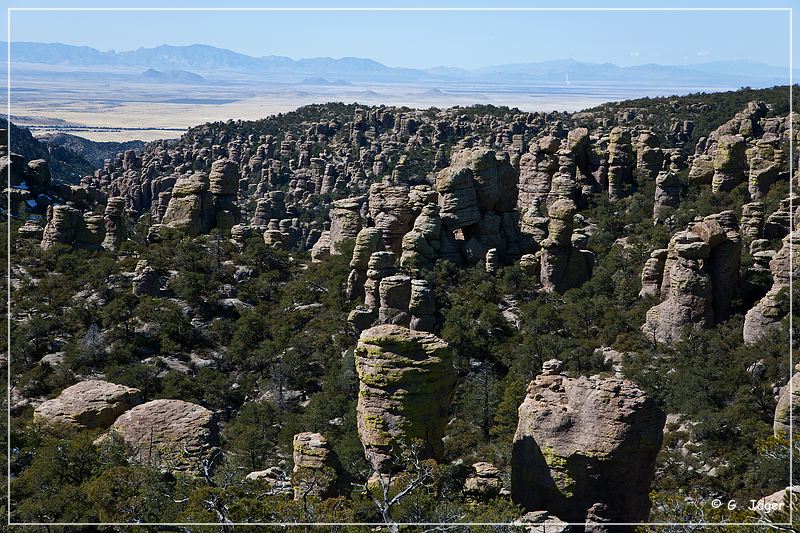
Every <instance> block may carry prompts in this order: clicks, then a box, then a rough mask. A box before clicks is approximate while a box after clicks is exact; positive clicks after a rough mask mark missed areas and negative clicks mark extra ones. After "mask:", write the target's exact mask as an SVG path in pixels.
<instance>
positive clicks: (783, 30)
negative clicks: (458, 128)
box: [3, 0, 796, 68]
mask: <svg viewBox="0 0 800 533" xmlns="http://www.w3.org/2000/svg"><path fill="white" fill-rule="evenodd" d="M4 3H5V5H6V6H7V7H34V6H40V7H48V6H50V7H57V6H62V7H63V6H66V5H70V6H76V7H77V6H80V7H101V6H102V7H126V6H132V5H135V6H137V7H152V6H155V7H198V6H207V7H212V6H215V7H223V6H226V5H228V6H233V5H235V6H238V7H248V6H273V7H279V6H289V5H291V6H293V7H295V6H305V7H314V6H320V5H324V6H340V7H344V6H346V7H369V6H372V7H390V6H402V7H414V6H432V5H435V6H440V7H493V6H501V5H502V6H505V7H548V6H551V7H564V6H570V7H586V6H595V7H596V6H601V5H602V6H606V7H630V6H636V7H659V6H669V7H681V6H692V7H696V6H699V5H702V6H703V7H749V6H753V7H766V6H773V7H786V6H790V5H791V3H788V2H782V3H781V2H770V1H769V0H767V1H764V0H762V1H760V2H756V1H755V0H753V1H751V2H740V1H736V0H729V1H727V2H724V3H723V2H705V3H703V4H698V3H697V2H687V1H683V2H681V1H677V2H676V1H674V2H669V3H667V2H663V3H655V2H620V1H610V2H606V3H599V2H570V3H564V2H561V3H557V2H532V1H527V2H523V1H509V2H503V3H494V4H492V3H491V2H490V1H488V0H485V1H483V2H479V1H461V2H453V1H441V2H436V3H431V2H419V1H417V2H402V3H399V2H398V3H380V2H376V1H373V2H364V1H357V0H354V1H350V2H346V3H344V2H321V1H317V2H309V1H307V0H306V1H303V0H300V1H297V0H295V1H294V2H289V1H288V0H285V1H283V2H278V1H260V2H254V1H251V0H239V1H238V2H236V3H231V2H230V0H224V1H223V0H217V1H213V0H193V1H191V2H188V1H185V0H173V1H171V2H165V1H163V0H162V1H153V0H137V1H135V2H134V1H131V2H119V1H117V2H113V1H109V0H106V1H104V2H103V1H95V0H84V1H80V0H74V1H72V2H69V3H67V2H63V1H62V2H56V1H52V0H51V1H47V0H43V1H35V0H33V1H31V0H28V1H25V0H17V1H15V0H5V1H4ZM4 16H5V14H4ZM11 26H12V32H11V38H12V40H13V41H40V42H62V43H67V44H76V45H87V46H91V47H94V48H98V49H101V50H108V49H116V50H130V49H135V48H138V47H141V46H144V47H152V46H157V45H159V44H173V45H186V44H194V43H201V44H209V45H213V46H218V47H223V48H228V49H231V50H235V51H238V52H242V53H246V54H249V55H254V56H262V55H285V56H289V57H292V58H300V57H319V56H331V57H343V56H357V57H369V58H372V59H375V60H377V61H380V62H382V63H385V64H387V65H390V66H400V67H432V66H438V65H446V66H456V67H463V68H474V67H480V66H484V65H491V64H501V63H520V62H535V61H545V60H549V59H565V58H573V59H577V60H580V61H589V62H597V63H602V62H611V63H616V64H618V65H623V66H625V65H637V64H642V63H660V64H690V63H700V62H708V61H719V60H731V59H745V60H753V61H760V62H763V63H768V64H771V65H778V66H784V65H787V64H788V61H789V50H788V48H789V36H788V33H789V22H788V13H786V12H697V11H693V12H563V11H562V12H163V11H162V12H119V11H117V12H51V11H37V12H27V11H15V12H13V14H12V25H11ZM3 28H4V30H3V33H6V32H5V25H3ZM5 38H6V39H7V36H5ZM795 64H796V63H795Z"/></svg>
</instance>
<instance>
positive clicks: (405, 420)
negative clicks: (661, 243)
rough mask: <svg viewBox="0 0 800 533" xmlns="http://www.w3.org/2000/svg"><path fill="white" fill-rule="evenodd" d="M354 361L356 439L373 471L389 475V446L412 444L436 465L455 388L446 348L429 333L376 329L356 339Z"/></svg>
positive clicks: (391, 460)
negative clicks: (419, 446) (419, 445)
mask: <svg viewBox="0 0 800 533" xmlns="http://www.w3.org/2000/svg"><path fill="white" fill-rule="evenodd" d="M355 359H356V370H357V371H358V377H359V382H360V383H359V395H358V407H357V417H358V434H359V437H360V438H361V443H362V444H363V445H364V451H365V454H366V456H367V459H368V460H369V462H370V463H371V464H372V466H373V468H374V469H375V471H376V472H380V473H385V472H388V471H390V469H391V465H392V462H393V456H392V446H393V445H394V444H396V443H399V444H411V443H412V441H413V440H416V439H419V440H421V441H422V442H423V443H424V450H423V452H424V455H425V456H427V457H432V458H434V459H440V458H441V457H442V453H443V445H442V437H443V436H444V430H445V426H446V425H447V412H448V409H449V407H450V402H451V401H452V399H453V393H454V390H455V384H456V374H455V369H454V367H453V362H452V352H451V349H450V346H449V345H448V344H447V343H446V342H445V341H443V340H442V339H440V338H438V337H436V336H435V335H432V334H430V333H423V332H417V331H412V330H410V329H408V328H404V327H402V326H395V325H381V326H376V327H373V328H370V329H368V330H365V331H363V332H362V333H361V337H360V338H359V341H358V346H357V347H356V351H355Z"/></svg>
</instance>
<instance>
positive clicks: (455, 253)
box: [436, 148, 521, 264]
mask: <svg viewBox="0 0 800 533" xmlns="http://www.w3.org/2000/svg"><path fill="white" fill-rule="evenodd" d="M518 180H519V174H518V171H517V170H516V169H515V168H514V167H513V166H512V165H511V162H510V160H509V158H508V155H507V154H505V153H499V154H498V153H496V152H495V151H494V150H489V149H487V148H471V149H465V150H461V151H459V152H457V153H455V154H453V156H452V158H451V161H450V166H449V167H446V168H444V169H442V170H440V171H439V173H438V174H437V176H436V190H437V191H438V193H439V215H440V217H441V223H442V233H441V256H442V257H444V258H446V259H448V260H450V261H453V262H455V263H457V264H463V263H467V264H476V263H479V262H483V261H485V257H486V252H487V251H488V250H489V249H491V248H496V249H497V251H498V254H499V256H500V257H501V258H503V259H505V260H506V261H508V260H513V259H515V258H518V257H519V255H520V253H521V250H520V232H519V212H518V211H517V210H516V206H517V196H518V189H517V183H518Z"/></svg>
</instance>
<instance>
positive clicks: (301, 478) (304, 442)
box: [292, 432, 339, 500]
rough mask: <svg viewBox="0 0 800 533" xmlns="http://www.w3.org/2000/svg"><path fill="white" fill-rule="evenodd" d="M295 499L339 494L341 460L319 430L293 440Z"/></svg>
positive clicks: (301, 434)
mask: <svg viewBox="0 0 800 533" xmlns="http://www.w3.org/2000/svg"><path fill="white" fill-rule="evenodd" d="M292 459H293V460H294V469H293V470H292V486H293V488H294V499H295V500H302V499H304V498H306V497H309V496H312V497H317V498H323V499H324V498H331V497H334V496H336V495H337V492H338V491H337V486H336V485H337V479H338V474H337V470H338V469H339V463H338V460H337V459H336V456H335V454H334V453H333V450H331V448H330V446H329V445H328V439H326V438H325V437H324V436H322V435H320V434H319V433H308V432H307V433H298V434H297V435H295V436H294V438H293V439H292Z"/></svg>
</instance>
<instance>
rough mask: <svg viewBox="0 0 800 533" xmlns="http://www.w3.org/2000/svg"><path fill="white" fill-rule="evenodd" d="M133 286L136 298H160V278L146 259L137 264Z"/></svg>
mask: <svg viewBox="0 0 800 533" xmlns="http://www.w3.org/2000/svg"><path fill="white" fill-rule="evenodd" d="M131 286H132V287H131V289H132V291H133V294H134V296H158V294H159V292H160V291H161V279H160V276H159V275H158V272H156V271H155V269H154V268H153V267H151V266H150V264H149V263H148V262H147V260H146V259H141V260H140V261H139V262H138V263H136V272H135V274H134V277H133V280H132V283H131Z"/></svg>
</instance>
